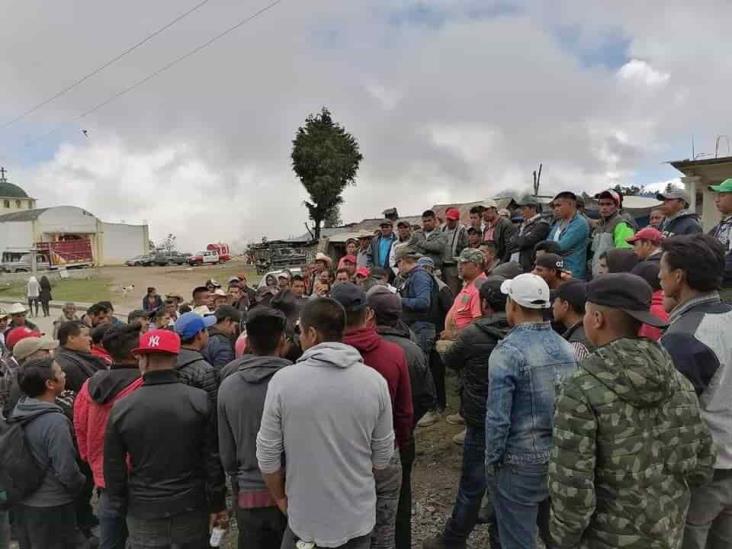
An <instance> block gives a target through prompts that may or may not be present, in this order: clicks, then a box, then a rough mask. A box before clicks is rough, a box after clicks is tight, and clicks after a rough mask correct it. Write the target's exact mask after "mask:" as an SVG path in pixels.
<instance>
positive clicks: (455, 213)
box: [445, 208, 460, 221]
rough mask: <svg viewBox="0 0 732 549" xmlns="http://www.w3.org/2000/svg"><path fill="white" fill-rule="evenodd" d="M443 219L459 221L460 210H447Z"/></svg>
mask: <svg viewBox="0 0 732 549" xmlns="http://www.w3.org/2000/svg"><path fill="white" fill-rule="evenodd" d="M445 217H446V218H447V219H450V220H451V221H459V220H460V210H456V209H455V208H449V209H448V210H447V211H446V212H445Z"/></svg>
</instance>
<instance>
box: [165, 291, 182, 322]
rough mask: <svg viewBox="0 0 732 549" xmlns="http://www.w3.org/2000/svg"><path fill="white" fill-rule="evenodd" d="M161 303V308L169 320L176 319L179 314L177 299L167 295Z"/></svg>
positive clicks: (173, 320)
mask: <svg viewBox="0 0 732 549" xmlns="http://www.w3.org/2000/svg"><path fill="white" fill-rule="evenodd" d="M163 305H164V307H163V310H164V311H165V314H166V315H167V316H168V318H169V319H170V320H171V322H175V321H176V320H178V316H180V315H179V313H178V300H176V299H173V298H171V297H168V298H166V299H165V302H164V303H163Z"/></svg>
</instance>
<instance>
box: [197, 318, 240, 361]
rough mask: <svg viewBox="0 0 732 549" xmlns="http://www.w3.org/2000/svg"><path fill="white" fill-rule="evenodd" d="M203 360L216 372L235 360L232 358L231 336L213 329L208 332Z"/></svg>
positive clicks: (232, 343)
mask: <svg viewBox="0 0 732 549" xmlns="http://www.w3.org/2000/svg"><path fill="white" fill-rule="evenodd" d="M202 354H203V358H204V359H205V360H206V361H208V363H209V364H211V365H212V366H213V367H214V368H215V369H216V370H217V371H221V368H223V367H224V366H226V365H227V364H228V363H229V362H231V361H232V360H234V358H236V357H235V356H234V340H233V339H231V336H230V335H228V334H225V333H223V332H219V331H218V330H217V329H216V328H215V327H211V328H210V329H209V330H208V347H206V349H204V351H203V353H202Z"/></svg>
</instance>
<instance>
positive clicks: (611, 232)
mask: <svg viewBox="0 0 732 549" xmlns="http://www.w3.org/2000/svg"><path fill="white" fill-rule="evenodd" d="M595 198H596V199H597V205H598V208H599V210H600V219H599V220H598V222H597V225H595V229H594V231H593V232H592V270H593V274H595V275H596V274H597V262H598V261H599V258H600V255H601V254H602V253H604V252H607V251H608V250H612V249H613V248H630V247H631V246H630V244H629V243H628V239H629V238H630V237H632V236H633V234H634V233H635V231H634V230H633V228H632V227H631V226H630V224H629V223H628V221H627V220H626V219H625V218H624V217H623V216H622V215H620V208H621V206H622V204H623V197H622V196H621V195H620V193H618V192H617V191H614V190H612V189H610V190H607V191H602V192H601V193H599V194H596V195H595Z"/></svg>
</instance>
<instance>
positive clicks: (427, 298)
mask: <svg viewBox="0 0 732 549" xmlns="http://www.w3.org/2000/svg"><path fill="white" fill-rule="evenodd" d="M400 252H402V253H400V254H399V255H398V256H397V265H398V266H399V273H400V275H401V276H402V277H404V279H405V282H404V285H403V286H402V289H401V296H402V309H403V314H402V320H403V321H404V322H405V323H406V324H407V326H409V328H410V329H411V330H412V332H414V335H415V337H416V338H417V345H419V347H420V348H421V349H422V352H424V355H425V357H426V359H427V360H428V361H429V364H430V369H431V370H432V378H433V379H434V382H435V388H436V391H437V394H436V396H437V408H436V409H435V410H434V411H429V412H427V413H426V414H425V415H424V417H422V419H421V420H420V422H419V424H420V426H423V427H425V426H427V425H432V424H434V423H435V422H437V420H438V417H439V414H440V413H441V412H442V410H444V409H445V406H446V405H447V402H446V401H447V397H446V395H445V372H444V370H443V368H440V367H439V365H436V364H433V362H432V360H430V356H431V354H432V351H433V350H434V348H435V340H436V339H437V323H438V322H439V314H440V312H439V306H440V304H439V293H438V289H437V282H436V279H435V278H434V277H433V275H432V274H430V273H428V272H427V271H426V270H425V269H424V268H423V267H420V266H418V265H417V261H418V259H417V255H416V254H413V253H409V251H408V250H407V251H405V250H400ZM422 259H426V258H422ZM440 365H441V363H440Z"/></svg>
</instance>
